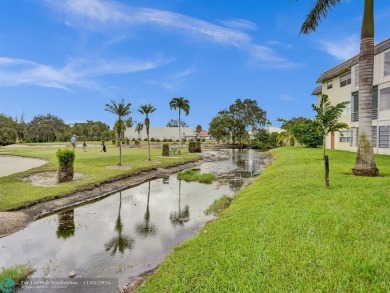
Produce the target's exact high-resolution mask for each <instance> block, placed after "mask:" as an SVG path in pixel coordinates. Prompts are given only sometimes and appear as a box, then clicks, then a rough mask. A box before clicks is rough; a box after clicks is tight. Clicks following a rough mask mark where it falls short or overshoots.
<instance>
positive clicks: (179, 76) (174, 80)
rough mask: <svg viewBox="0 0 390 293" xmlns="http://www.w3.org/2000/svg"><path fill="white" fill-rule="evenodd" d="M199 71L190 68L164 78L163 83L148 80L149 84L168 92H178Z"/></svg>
mask: <svg viewBox="0 0 390 293" xmlns="http://www.w3.org/2000/svg"><path fill="white" fill-rule="evenodd" d="M196 72H197V70H196V69H194V68H193V67H189V68H187V69H185V70H182V71H180V72H177V73H175V74H173V75H171V76H168V77H165V78H163V81H158V80H148V81H147V83H149V84H152V85H157V86H160V87H162V88H164V89H166V90H170V91H172V90H177V88H178V87H180V86H181V85H182V84H183V83H185V81H186V79H187V77H188V76H190V75H192V74H194V73H196Z"/></svg>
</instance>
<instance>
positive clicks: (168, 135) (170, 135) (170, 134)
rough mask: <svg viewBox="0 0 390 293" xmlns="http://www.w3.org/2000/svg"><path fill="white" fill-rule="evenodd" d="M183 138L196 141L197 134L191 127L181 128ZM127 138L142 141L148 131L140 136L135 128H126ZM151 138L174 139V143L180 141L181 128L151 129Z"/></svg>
mask: <svg viewBox="0 0 390 293" xmlns="http://www.w3.org/2000/svg"><path fill="white" fill-rule="evenodd" d="M180 130H181V137H182V138H184V137H186V138H187V139H191V138H192V139H195V138H196V133H195V130H193V129H192V128H191V127H180ZM125 137H126V138H129V139H133V138H135V139H141V140H144V139H145V138H147V135H146V129H145V127H144V129H143V130H142V131H141V133H140V135H138V132H136V131H135V128H126V131H125ZM149 137H150V138H154V139H160V140H161V141H162V140H163V139H172V140H173V141H176V140H179V127H155V128H153V127H151V128H150V129H149Z"/></svg>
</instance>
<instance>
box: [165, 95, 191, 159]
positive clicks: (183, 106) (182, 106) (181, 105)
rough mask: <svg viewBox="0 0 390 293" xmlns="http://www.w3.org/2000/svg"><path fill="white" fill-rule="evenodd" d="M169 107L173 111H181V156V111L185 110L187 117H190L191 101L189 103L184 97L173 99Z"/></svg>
mask: <svg viewBox="0 0 390 293" xmlns="http://www.w3.org/2000/svg"><path fill="white" fill-rule="evenodd" d="M169 106H170V107H171V110H172V109H174V110H176V109H179V154H181V142H182V141H181V130H180V124H181V120H180V114H181V110H183V112H184V113H185V114H186V116H187V115H188V113H189V112H190V101H188V100H187V99H185V98H183V97H179V98H172V100H171V101H170V102H169Z"/></svg>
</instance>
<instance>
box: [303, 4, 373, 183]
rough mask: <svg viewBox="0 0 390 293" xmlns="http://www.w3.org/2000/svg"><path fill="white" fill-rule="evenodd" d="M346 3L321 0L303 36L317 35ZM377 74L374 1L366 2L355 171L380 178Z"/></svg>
mask: <svg viewBox="0 0 390 293" xmlns="http://www.w3.org/2000/svg"><path fill="white" fill-rule="evenodd" d="M340 2H342V0H317V2H316V4H315V5H314V7H313V8H312V10H311V11H310V12H309V14H308V15H307V17H306V20H305V22H304V23H303V24H302V27H301V33H303V34H308V33H310V32H314V31H315V30H316V28H317V26H318V23H319V21H320V20H321V17H322V16H323V17H326V15H327V14H328V11H329V10H330V8H331V7H333V6H335V5H337V4H339V3H340ZM373 72H374V0H364V12H363V22H362V27H361V35H360V55H359V139H358V150H357V155H356V162H355V166H354V167H353V168H352V172H353V174H355V175H360V176H377V175H379V169H378V168H377V167H376V164H375V158H374V151H373V147H372V86H373Z"/></svg>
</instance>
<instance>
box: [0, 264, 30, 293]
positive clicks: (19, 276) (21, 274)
mask: <svg viewBox="0 0 390 293" xmlns="http://www.w3.org/2000/svg"><path fill="white" fill-rule="evenodd" d="M33 272H34V270H33V269H32V268H31V267H30V266H29V265H16V266H13V267H9V268H2V269H1V271H0V281H2V280H4V279H5V278H11V279H12V280H13V281H14V282H15V284H16V285H20V284H21V282H22V281H24V280H26V279H27V277H28V276H29V275H30V274H31V273H33ZM4 292H5V291H4Z"/></svg>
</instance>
